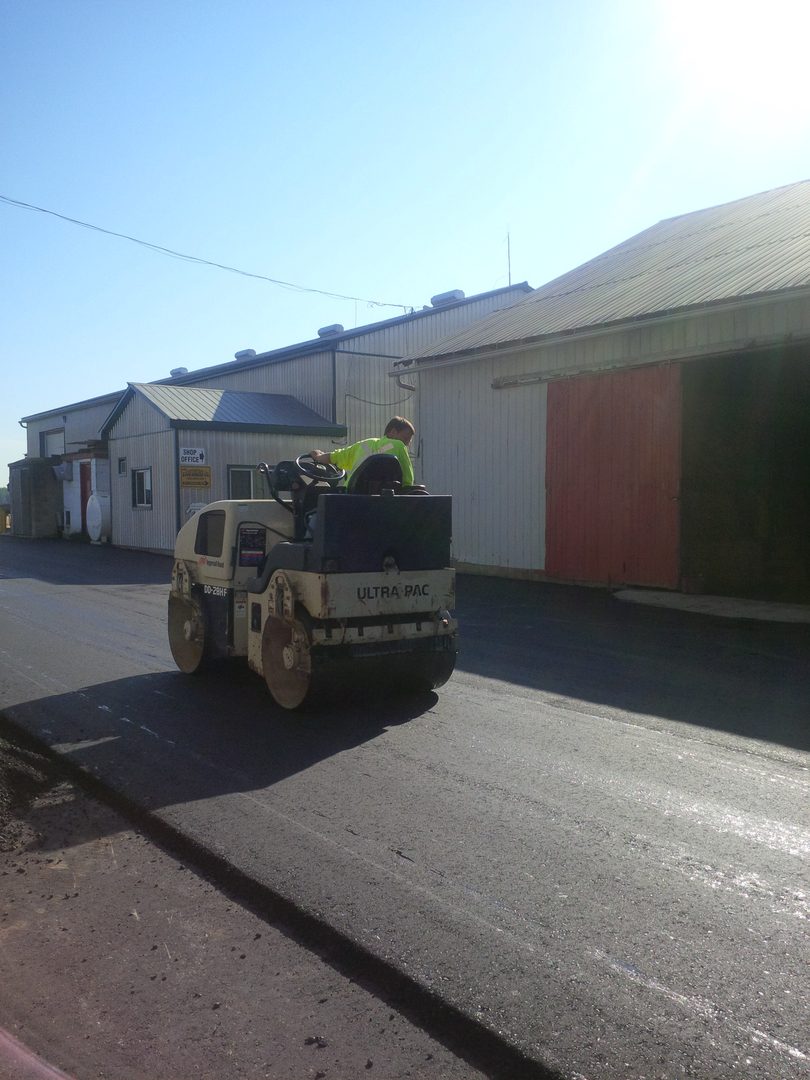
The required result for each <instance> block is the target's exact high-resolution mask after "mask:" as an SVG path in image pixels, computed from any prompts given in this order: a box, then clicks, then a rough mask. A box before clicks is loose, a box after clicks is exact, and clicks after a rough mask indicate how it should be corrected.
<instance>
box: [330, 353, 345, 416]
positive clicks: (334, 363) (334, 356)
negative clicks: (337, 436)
mask: <svg viewBox="0 0 810 1080" xmlns="http://www.w3.org/2000/svg"><path fill="white" fill-rule="evenodd" d="M343 420H344V423H345V420H346V418H345V417H344V418H343ZM337 422H338V419H337V349H332V423H333V424H336V423H337Z"/></svg>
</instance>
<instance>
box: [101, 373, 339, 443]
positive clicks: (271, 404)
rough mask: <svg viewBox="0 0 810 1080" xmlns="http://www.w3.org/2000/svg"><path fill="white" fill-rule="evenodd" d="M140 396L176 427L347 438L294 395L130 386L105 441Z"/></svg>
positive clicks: (109, 421)
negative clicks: (112, 428)
mask: <svg viewBox="0 0 810 1080" xmlns="http://www.w3.org/2000/svg"><path fill="white" fill-rule="evenodd" d="M136 394H138V395H139V396H141V397H143V398H145V399H146V400H147V401H148V402H149V403H150V404H151V405H153V406H154V407H155V408H156V409H157V410H158V411H159V412H161V413H163V415H164V416H165V417H166V419H167V420H168V421H169V424H170V426H171V427H201V428H205V427H208V428H219V429H226V430H233V431H245V430H249V431H267V432H280V433H287V434H290V435H294V434H301V435H334V436H336V437H339V436H342V435H345V434H346V427H345V425H343V424H333V423H332V422H331V421H330V420H327V419H325V417H323V416H321V415H320V414H319V413H316V412H315V411H314V410H313V409H310V408H309V407H308V406H307V405H304V404H303V403H302V402H300V401H298V399H297V398H294V397H292V396H291V395H289V394H256V393H250V392H248V391H245V390H215V389H213V388H210V387H199V386H167V385H165V384H160V383H130V384H129V389H128V390H127V392H126V393H125V394H124V396H123V397H122V398H121V400H120V401H119V402H118V404H117V405H116V407H115V409H114V410H113V412H112V413H111V414H110V416H109V417H108V419H107V421H106V423H105V424H104V428H103V430H102V435H106V434H107V433H108V432H109V429H110V428H111V427H112V425H113V424H114V423H115V422H116V420H118V418H119V417H120V416H121V414H122V413H123V412H124V410H125V409H126V407H127V405H128V404H129V402H130V401H131V400H132V398H133V397H134V396H135V395H136Z"/></svg>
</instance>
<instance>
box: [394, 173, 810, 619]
mask: <svg viewBox="0 0 810 1080" xmlns="http://www.w3.org/2000/svg"><path fill="white" fill-rule="evenodd" d="M808 235H810V182H803V183H800V184H793V185H790V186H788V187H784V188H779V189H777V190H775V191H770V192H764V193H762V194H760V195H755V196H752V197H750V198H747V199H741V200H738V201H736V202H733V203H729V204H727V205H725V206H719V207H714V208H711V209H708V210H703V211H699V212H697V213H693V214H686V215H683V216H682V217H678V218H674V219H671V220H668V221H664V222H661V223H660V224H659V225H656V226H654V227H653V228H651V229H648V230H646V231H645V232H643V233H641V234H639V235H638V236H636V237H633V238H631V239H630V240H628V241H626V242H625V243H623V244H620V245H619V246H618V247H616V248H613V249H612V250H611V251H608V252H605V253H604V254H603V255H601V256H599V257H598V258H596V259H593V260H591V261H590V262H588V263H586V264H584V265H583V266H581V267H579V268H577V269H575V270H573V271H571V272H570V273H569V274H566V275H564V276H563V277H561V278H558V279H557V280H556V281H553V282H551V283H549V284H548V285H546V286H543V287H541V288H540V289H538V290H536V291H535V292H534V293H532V294H531V295H529V296H528V297H527V298H526V299H525V300H523V301H521V302H520V303H519V304H517V305H515V306H514V307H512V308H510V309H509V310H508V311H505V312H500V313H497V314H495V315H492V316H489V317H488V318H486V319H484V320H482V321H481V322H479V323H477V324H475V325H473V326H471V327H468V328H466V329H465V330H462V331H460V332H459V333H457V334H455V335H452V336H451V337H449V338H447V339H445V340H444V341H442V342H440V343H438V344H437V345H433V346H428V347H427V348H425V349H423V350H420V351H417V352H415V353H414V354H412V355H411V356H410V357H408V358H406V359H405V360H404V361H401V362H399V363H396V364H395V371H397V372H398V373H399V374H400V375H404V376H405V377H406V378H407V379H409V380H410V381H412V382H414V383H416V382H418V384H419V393H420V430H421V434H422V438H423V440H424V446H425V454H424V459H423V463H422V466H423V476H424V480H425V482H426V483H427V484H428V486H429V487H435V488H436V490H447V491H451V492H452V493H453V494H454V496H455V500H454V554H455V556H456V558H457V560H458V563H459V565H460V567H461V568H463V569H468V570H470V571H473V572H482V573H491V574H505V575H509V576H514V577H538V578H549V579H553V580H559V581H569V582H580V583H593V584H600V585H620V584H633V585H643V586H659V587H665V588H670V589H683V590H689V591H701V592H719V593H725V594H730V595H740V596H756V597H762V598H773V599H777V598H778V599H793V600H797V599H805V600H806V599H810V541H809V540H808V538H809V537H810V487H808V484H807V480H806V478H807V476H808V475H810V245H809V244H808V242H807V236H808Z"/></svg>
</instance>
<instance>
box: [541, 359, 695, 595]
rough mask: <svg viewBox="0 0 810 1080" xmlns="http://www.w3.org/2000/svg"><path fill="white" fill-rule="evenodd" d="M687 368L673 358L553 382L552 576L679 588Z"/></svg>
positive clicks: (548, 525) (550, 465)
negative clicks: (683, 374)
mask: <svg viewBox="0 0 810 1080" xmlns="http://www.w3.org/2000/svg"><path fill="white" fill-rule="evenodd" d="M680 374H681V369H680V366H679V365H677V364H671V365H662V366H656V367H643V368H628V369H625V370H623V371H614V372H606V373H603V374H596V375H585V376H581V377H577V378H571V379H561V380H559V381H557V382H552V383H550V384H549V387H548V445H547V460H546V485H547V495H546V515H547V516H546V573H547V574H548V576H549V577H554V578H560V579H563V580H566V581H582V582H594V583H600V584H628V585H629V584H632V585H657V586H660V587H663V588H671V589H674V588H677V587H678V579H679V543H678V540H679V531H680V503H679V501H678V500H679V493H680V477H681V452H680V448H681V440H680V433H681V381H680Z"/></svg>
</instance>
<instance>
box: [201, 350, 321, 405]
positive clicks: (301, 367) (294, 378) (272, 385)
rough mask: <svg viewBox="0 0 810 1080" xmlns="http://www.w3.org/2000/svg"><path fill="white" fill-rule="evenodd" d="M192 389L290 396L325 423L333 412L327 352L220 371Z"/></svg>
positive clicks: (202, 380)
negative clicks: (206, 388) (323, 419)
mask: <svg viewBox="0 0 810 1080" xmlns="http://www.w3.org/2000/svg"><path fill="white" fill-rule="evenodd" d="M192 385H194V386H213V387H216V388H217V389H218V390H248V391H251V392H252V393H256V394H290V395H291V396H292V397H294V398H297V399H298V400H299V401H301V402H303V403H304V405H308V406H309V408H310V409H314V410H315V412H316V413H318V414H319V415H320V416H323V417H324V418H325V419H327V420H329V419H331V417H332V411H333V408H334V384H333V376H332V353H331V351H326V352H320V353H309V354H307V355H306V356H299V357H297V358H296V359H295V360H285V361H283V362H282V363H274V364H263V365H259V366H257V367H251V368H243V369H241V370H239V369H235V370H234V371H232V372H231V371H224V372H221V373H220V374H219V375H212V376H211V377H210V378H207V379H200V380H196V379H195V381H194V383H193V384H192Z"/></svg>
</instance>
